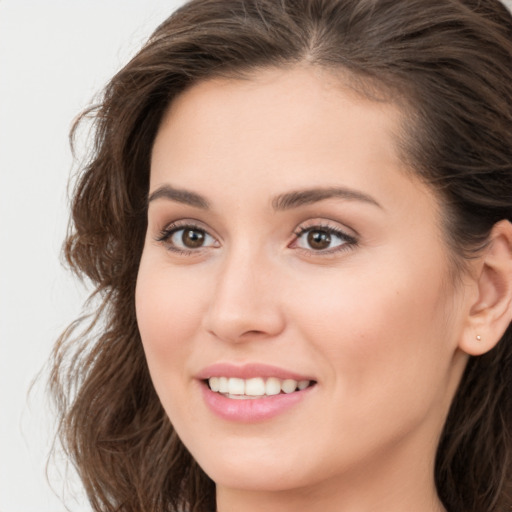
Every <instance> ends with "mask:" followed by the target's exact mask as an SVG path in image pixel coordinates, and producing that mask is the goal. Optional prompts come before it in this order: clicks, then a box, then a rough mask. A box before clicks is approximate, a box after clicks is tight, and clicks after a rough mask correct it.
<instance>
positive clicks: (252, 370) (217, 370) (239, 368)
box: [196, 363, 315, 381]
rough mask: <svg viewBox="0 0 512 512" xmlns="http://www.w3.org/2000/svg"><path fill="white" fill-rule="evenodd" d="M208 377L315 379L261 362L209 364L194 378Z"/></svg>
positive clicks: (202, 378) (203, 378)
mask: <svg viewBox="0 0 512 512" xmlns="http://www.w3.org/2000/svg"><path fill="white" fill-rule="evenodd" d="M210 377H234V378H238V379H251V378H253V377H262V378H264V379H268V378H269V377H276V378H278V379H283V380H284V379H293V380H297V381H299V380H315V379H314V378H313V377H311V376H308V375H300V374H298V373H294V372H292V371H289V370H285V369H283V368H279V367H278V366H272V365H268V364H261V363H250V364H244V365H234V364H231V363H216V364H212V365H211V366H207V367H206V368H204V369H203V370H201V371H200V372H199V373H198V374H197V375H196V378H197V379H199V380H206V379H209V378H210Z"/></svg>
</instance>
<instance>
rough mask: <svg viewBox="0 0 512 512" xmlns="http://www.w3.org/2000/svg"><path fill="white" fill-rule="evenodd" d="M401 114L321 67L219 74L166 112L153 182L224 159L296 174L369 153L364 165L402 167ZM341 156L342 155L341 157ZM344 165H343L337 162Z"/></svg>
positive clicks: (256, 169) (235, 166) (227, 163)
mask: <svg viewBox="0 0 512 512" xmlns="http://www.w3.org/2000/svg"><path fill="white" fill-rule="evenodd" d="M403 117H404V116H403V115H402V111H401V110H400V109H399V108H397V107H396V106H395V105H394V104H392V103H390V102H384V101H371V100H369V99H367V98H365V97H364V96H362V95H359V94H357V93H356V92H355V91H354V90H353V88H350V87H348V86H346V81H344V80H343V79H342V77H340V76H338V75H334V74H333V73H331V72H329V71H326V70H323V69H320V68H314V67H298V68H294V69H268V70H260V71H258V72H255V73H253V74H252V75H250V76H249V77H247V78H246V79H236V80H235V79H232V80H230V79H212V80H208V81H204V82H200V83H198V84H196V85H194V86H192V87H191V88H189V89H188V90H186V91H185V92H183V93H182V94H181V95H179V96H178V97H177V98H176V99H175V100H174V101H173V102H172V104H171V105H170V106H169V108H168V109H167V111H166V113H165V115H164V118H163V121H162V123H161V126H160V129H159V131H158V134H157V137H156V140H155V143H154V146H153V151H152V169H151V170H152V177H151V181H152V183H154V182H155V180H157V181H160V180H161V179H163V177H162V176H161V175H162V174H165V175H167V174H168V173H169V172H171V171H172V174H173V176H174V178H175V179H178V177H179V175H180V174H181V172H182V170H183V169H187V171H189V172H194V170H195V172H198V173H204V171H205V169H208V170H210V171H212V170H213V168H215V167H216V165H217V164H220V163H222V166H223V168H225V169H227V168H230V167H231V166H232V168H231V172H232V174H233V178H234V177H235V176H236V175H237V174H239V173H240V172H241V171H242V169H241V168H240V166H243V168H252V172H253V173H256V175H258V174H261V173H265V170H267V171H268V172H275V171H276V170H277V168H279V170H280V173H279V174H280V175H282V174H283V166H282V165H283V164H285V163H286V164H287V165H290V166H292V167H293V168H294V173H295V177H296V179H299V178H300V171H301V169H303V168H306V167H311V166H312V167H313V168H316V169H317V171H318V170H319V166H320V167H322V165H321V162H322V161H325V160H327V159H328V158H329V157H331V156H333V153H336V154H337V155H338V156H341V160H342V161H343V167H349V166H354V165H355V164H356V161H357V160H358V162H357V163H358V164H359V165H360V164H361V161H360V160H361V159H362V158H364V160H365V162H366V163H365V165H372V166H375V165H379V166H382V164H386V163H387V164H389V165H392V166H393V167H395V168H396V167H403V163H402V161H401V159H400V158H399V155H398V151H397V147H396V146H397V144H396V142H397V141H398V140H399V137H400V133H401V129H402V124H403ZM338 160H340V159H338ZM338 163H341V162H338Z"/></svg>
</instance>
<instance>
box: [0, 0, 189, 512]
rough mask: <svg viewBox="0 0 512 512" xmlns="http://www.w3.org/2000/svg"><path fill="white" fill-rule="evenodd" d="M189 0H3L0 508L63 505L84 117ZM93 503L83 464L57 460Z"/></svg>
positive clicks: (35, 510)
mask: <svg viewBox="0 0 512 512" xmlns="http://www.w3.org/2000/svg"><path fill="white" fill-rule="evenodd" d="M180 3H182V2H181V1H180V0H61V1H58V0H0V512H63V511H64V510H66V509H65V507H64V505H63V504H62V502H61V501H60V499H58V498H57V496H56V495H55V494H54V491H52V489H51V488H50V486H49V484H48V482H47V478H46V474H45V465H46V459H47V454H48V450H49V447H50V444H51V440H52V432H53V426H52V415H51V413H50V409H49V406H48V401H47V399H46V398H45V394H44V378H41V379H40V380H39V381H37V382H36V384H35V385H34V388H33V390H32V393H31V394H30V397H29V396H28V390H29V386H30V384H31V382H32V380H33V379H34V378H35V377H36V375H37V373H38V372H39V371H40V370H41V368H42V367H43V366H44V363H45V361H46V360H47V358H48V355H49V353H50V350H51V346H52V344H53V343H54V341H55V339H56V338H57V337H58V335H59V334H60V332H61V331H62V330H63V329H64V328H65V327H66V325H67V324H68V323H69V322H71V321H72V320H73V319H74V318H75V317H76V316H78V314H79V313H80V309H81V304H82V301H83V299H84V298H85V297H86V290H85V288H84V287H83V286H82V285H80V284H79V283H78V282H76V281H75V280H74V279H72V277H71V276H70V275H69V272H67V271H66V270H65V269H64V268H63V267H62V265H61V262H60V250H61V245H62V240H63V238H64V235H65V232H66V226H67V218H68V200H67V181H68V177H69V175H70V170H71V169H72V159H71V152H70V149H69V144H68V132H69V128H70V126H71V123H72V120H73V118H74V117H75V116H76V115H77V114H78V113H79V112H80V111H81V110H82V109H83V108H85V107H86V106H87V105H88V104H89V102H90V101H91V99H92V98H93V96H94V94H95V93H97V92H98V91H99V90H100V89H101V88H102V87H103V85H104V84H105V83H106V81H107V80H108V79H109V78H110V77H111V76H112V75H113V74H114V73H115V72H116V71H117V70H118V69H119V68H120V67H121V66H122V65H123V64H124V63H126V62H127V61H128V60H129V58H130V57H131V56H132V55H133V54H134V53H135V52H136V51H137V50H138V49H139V48H140V46H141V45H142V43H143V42H144V41H145V39H146V38H147V36H149V34H150V33H151V32H152V31H153V30H154V29H155V28H156V26H157V25H158V24H159V23H160V22H162V21H163V20H164V19H165V18H166V17H167V16H168V15H169V14H170V13H171V12H172V11H173V10H174V9H175V8H176V7H177V6H178V5H179V4H180ZM49 475H50V480H51V482H52V485H53V487H54V490H55V492H56V493H57V494H58V495H60V496H65V497H66V504H67V505H68V506H69V507H70V509H71V510H76V511H88V510H89V507H88V506H87V505H86V503H85V500H84V499H83V497H82V496H81V493H80V486H79V485H77V482H76V478H73V474H72V472H68V473H66V467H65V465H64V464H63V463H62V462H61V463H59V461H57V463H56V464H55V465H52V466H51V468H50V471H49Z"/></svg>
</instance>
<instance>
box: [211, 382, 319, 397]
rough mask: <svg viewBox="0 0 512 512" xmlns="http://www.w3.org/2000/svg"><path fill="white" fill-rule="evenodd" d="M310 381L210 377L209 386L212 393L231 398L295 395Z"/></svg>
mask: <svg viewBox="0 0 512 512" xmlns="http://www.w3.org/2000/svg"><path fill="white" fill-rule="evenodd" d="M310 383H311V382H310V381H309V380H300V381H296V380H294V379H284V380H281V379H278V378H276V377H270V378H268V379H266V380H265V379H263V378H262V377H254V378H252V379H247V380H245V379H239V378H235V377H229V378H228V377H210V378H209V379H208V384H209V385H210V389H211V390H212V391H215V392H218V393H222V394H224V395H227V396H229V398H243V397H258V396H265V395H267V396H272V395H278V394H279V393H287V394H288V393H293V392H294V391H297V390H298V391H302V390H303V389H306V388H307V387H308V386H309V385H310Z"/></svg>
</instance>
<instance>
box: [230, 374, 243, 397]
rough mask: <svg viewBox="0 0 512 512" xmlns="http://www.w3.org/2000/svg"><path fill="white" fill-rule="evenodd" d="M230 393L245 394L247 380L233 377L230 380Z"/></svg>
mask: <svg viewBox="0 0 512 512" xmlns="http://www.w3.org/2000/svg"><path fill="white" fill-rule="evenodd" d="M228 393H229V394H230V395H245V381H244V380H243V379H235V378H233V377H232V378H231V379H229V381H228Z"/></svg>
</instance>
